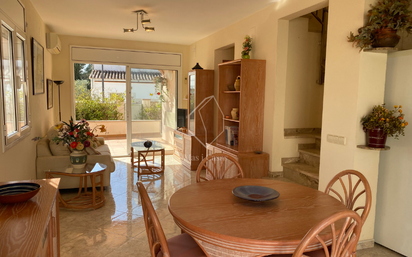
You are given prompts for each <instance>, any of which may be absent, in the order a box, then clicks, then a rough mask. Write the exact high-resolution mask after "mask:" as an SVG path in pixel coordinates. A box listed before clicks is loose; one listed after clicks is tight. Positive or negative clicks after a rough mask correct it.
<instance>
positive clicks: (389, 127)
mask: <svg viewBox="0 0 412 257" xmlns="http://www.w3.org/2000/svg"><path fill="white" fill-rule="evenodd" d="M394 108H395V109H394V110H388V109H387V108H385V104H382V105H376V106H374V107H373V109H372V112H371V113H369V114H368V115H366V116H364V117H362V119H361V124H362V126H363V130H364V131H365V132H367V133H368V134H367V138H368V141H369V142H368V146H370V147H375V148H383V147H385V142H386V137H387V136H389V137H393V138H395V139H399V136H401V135H402V136H404V135H405V131H404V130H405V127H406V126H408V122H406V121H405V119H404V116H405V115H404V114H403V112H402V105H399V106H398V105H395V106H394Z"/></svg>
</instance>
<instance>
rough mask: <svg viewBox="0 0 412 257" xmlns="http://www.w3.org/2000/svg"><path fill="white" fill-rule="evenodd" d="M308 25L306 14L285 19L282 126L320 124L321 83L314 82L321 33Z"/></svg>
mask: <svg viewBox="0 0 412 257" xmlns="http://www.w3.org/2000/svg"><path fill="white" fill-rule="evenodd" d="M308 28H309V19H308V18H297V19H293V20H291V21H290V23H289V44H288V57H287V58H288V61H287V77H286V94H285V98H286V99H285V128H320V127H322V104H323V85H318V84H317V83H316V80H318V79H319V70H320V42H321V33H316V32H309V31H308ZM296 154H297V152H296Z"/></svg>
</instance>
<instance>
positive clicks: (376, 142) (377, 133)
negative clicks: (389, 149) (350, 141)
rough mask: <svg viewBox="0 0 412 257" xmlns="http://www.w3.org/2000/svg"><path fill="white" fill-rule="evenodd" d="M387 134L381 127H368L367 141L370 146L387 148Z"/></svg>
mask: <svg viewBox="0 0 412 257" xmlns="http://www.w3.org/2000/svg"><path fill="white" fill-rule="evenodd" d="M387 136H388V135H387V134H385V133H384V132H383V130H382V129H380V128H375V129H368V130H367V131H366V142H367V144H368V146H369V147H373V148H385V144H386V138H387Z"/></svg>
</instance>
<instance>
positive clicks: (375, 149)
mask: <svg viewBox="0 0 412 257" xmlns="http://www.w3.org/2000/svg"><path fill="white" fill-rule="evenodd" d="M356 147H357V148H360V149H365V150H372V151H388V150H390V149H391V148H390V147H389V146H386V145H385V148H374V147H369V146H367V145H358V146H356Z"/></svg>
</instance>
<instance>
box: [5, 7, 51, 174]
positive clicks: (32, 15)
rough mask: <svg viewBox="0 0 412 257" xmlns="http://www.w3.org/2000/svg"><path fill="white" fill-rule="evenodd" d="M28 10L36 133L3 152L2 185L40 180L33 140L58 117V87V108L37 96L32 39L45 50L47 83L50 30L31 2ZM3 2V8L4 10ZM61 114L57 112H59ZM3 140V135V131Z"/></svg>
mask: <svg viewBox="0 0 412 257" xmlns="http://www.w3.org/2000/svg"><path fill="white" fill-rule="evenodd" d="M21 2H22V4H23V5H24V6H25V8H26V22H27V24H28V26H27V33H26V50H27V53H26V65H27V66H28V74H27V76H28V78H29V89H30V92H29V99H30V112H31V121H32V129H31V133H30V135H29V136H28V137H26V138H25V139H24V140H22V141H21V142H19V143H18V144H17V145H15V146H14V147H13V148H11V149H10V150H8V151H7V152H5V153H2V152H1V151H0V181H11V180H22V179H34V178H36V172H35V171H36V143H35V142H33V141H32V140H31V139H32V138H33V137H36V136H44V135H45V134H46V132H47V130H48V129H49V128H50V127H51V126H52V125H53V123H54V121H53V113H54V112H56V113H58V112H57V111H58V105H57V103H56V102H57V101H56V98H57V86H55V85H54V107H53V108H52V109H49V110H47V98H46V97H47V94H46V93H44V94H41V95H35V96H34V95H33V77H32V65H31V38H32V37H33V38H35V39H36V41H38V42H39V43H40V45H42V46H43V47H44V76H45V81H46V79H55V78H53V77H52V56H51V54H50V53H49V52H48V51H47V50H46V32H48V28H47V27H46V25H45V24H44V22H43V20H42V19H41V17H40V16H39V14H38V13H37V11H36V9H35V8H34V7H33V5H32V4H31V2H30V1H29V0H21ZM2 4H4V3H2V2H0V8H1V7H2ZM56 110H57V111H56ZM0 137H3V131H2V130H0Z"/></svg>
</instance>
